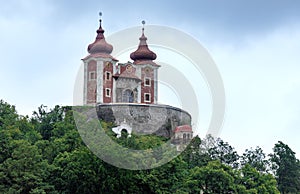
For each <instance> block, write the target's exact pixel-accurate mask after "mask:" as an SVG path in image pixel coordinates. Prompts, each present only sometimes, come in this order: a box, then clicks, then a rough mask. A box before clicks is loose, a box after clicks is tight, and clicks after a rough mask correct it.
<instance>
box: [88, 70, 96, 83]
mask: <svg viewBox="0 0 300 194" xmlns="http://www.w3.org/2000/svg"><path fill="white" fill-rule="evenodd" d="M92 74H94V76H95V78H93V79H92ZM91 80H96V71H90V72H89V81H91Z"/></svg>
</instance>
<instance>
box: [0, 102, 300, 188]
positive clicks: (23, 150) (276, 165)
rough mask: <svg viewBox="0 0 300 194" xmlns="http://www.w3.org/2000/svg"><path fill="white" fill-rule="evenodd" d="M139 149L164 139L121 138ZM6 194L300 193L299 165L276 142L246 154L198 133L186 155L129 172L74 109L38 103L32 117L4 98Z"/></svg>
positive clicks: (2, 179)
mask: <svg viewBox="0 0 300 194" xmlns="http://www.w3.org/2000/svg"><path fill="white" fill-rule="evenodd" d="M112 125H113V123H105V124H104V126H105V129H106V132H107V133H108V134H110V136H111V137H112V139H113V140H114V141H116V142H117V143H118V144H120V145H122V146H127V147H131V148H134V149H142V150H143V149H148V150H150V151H151V149H153V148H154V147H156V146H159V145H161V144H163V143H164V141H165V140H166V139H165V138H163V137H158V136H155V135H147V136H140V137H139V136H137V135H133V136H132V137H130V138H119V139H117V138H115V137H114V136H113V134H112V133H111V127H112ZM0 144H1V149H0V193H24V194H25V193H31V194H37V193H52V194H54V193H66V194H67V193H70V194H71V193H72V194H74V193H81V194H82V193H300V163H299V160H298V159H297V158H296V156H295V152H294V151H292V149H291V148H290V147H289V146H288V145H287V144H285V143H283V142H281V141H278V143H276V144H275V145H274V148H273V152H272V153H270V154H266V153H264V151H263V149H262V148H260V147H255V148H249V149H246V150H245V152H244V153H243V154H242V155H239V154H238V153H237V151H236V150H235V149H234V147H233V146H231V145H230V144H229V143H228V142H224V141H223V140H222V139H220V138H213V137H211V136H207V137H206V138H204V139H200V138H199V137H198V136H196V137H194V138H193V140H192V141H191V143H190V144H189V145H188V146H187V148H186V149H185V151H184V152H182V153H181V154H180V155H179V156H177V157H176V158H174V159H173V160H171V161H170V162H168V163H166V164H164V165H162V166H160V167H157V168H153V169H147V170H125V169H121V168H117V167H114V166H112V165H110V164H108V163H106V162H104V161H102V160H101V159H99V158H98V157H97V156H96V155H94V154H93V153H92V152H91V151H90V150H89V149H88V147H87V146H86V145H85V144H84V143H83V141H82V139H81V137H80V135H79V133H78V131H77V129H76V125H75V121H74V118H73V110H72V107H69V106H55V107H54V108H52V109H50V110H47V109H46V107H45V106H43V105H42V106H40V107H38V109H37V110H36V111H33V114H32V115H31V116H22V115H19V114H18V113H17V111H16V107H15V106H13V105H10V104H8V103H7V102H5V101H3V100H0Z"/></svg>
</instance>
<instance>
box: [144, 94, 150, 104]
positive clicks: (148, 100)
mask: <svg viewBox="0 0 300 194" xmlns="http://www.w3.org/2000/svg"><path fill="white" fill-rule="evenodd" d="M144 98H145V99H144V101H145V102H151V95H150V94H149V93H145V96H144Z"/></svg>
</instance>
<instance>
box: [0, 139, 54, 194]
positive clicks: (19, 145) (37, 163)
mask: <svg viewBox="0 0 300 194" xmlns="http://www.w3.org/2000/svg"><path fill="white" fill-rule="evenodd" d="M11 146H12V147H13V151H12V154H11V157H10V158H8V159H6V160H5V161H4V162H3V163H2V164H0V182H1V183H2V187H0V193H30V192H33V191H34V190H35V191H36V189H39V190H40V191H41V193H43V192H44V193H45V192H51V191H53V189H54V187H53V185H50V184H48V183H47V179H48V177H49V175H50V168H51V166H50V165H49V164H48V163H47V161H46V160H42V156H41V154H40V153H39V150H38V148H37V147H36V146H34V145H30V143H29V142H28V141H26V140H14V141H12V142H11Z"/></svg>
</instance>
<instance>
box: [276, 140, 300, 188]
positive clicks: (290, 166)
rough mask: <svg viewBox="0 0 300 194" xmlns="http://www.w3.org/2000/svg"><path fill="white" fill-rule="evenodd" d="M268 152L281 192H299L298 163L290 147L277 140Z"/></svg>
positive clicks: (299, 167)
mask: <svg viewBox="0 0 300 194" xmlns="http://www.w3.org/2000/svg"><path fill="white" fill-rule="evenodd" d="M273 151H274V153H273V154H270V156H271V159H270V160H271V162H272V164H273V165H272V168H273V170H274V171H275V175H276V179H277V182H278V189H279V190H280V192H281V193H300V163H299V160H298V159H296V157H295V152H293V151H292V149H291V148H290V147H289V146H288V145H286V144H284V143H283V142H281V141H279V142H278V143H276V144H275V146H274V148H273Z"/></svg>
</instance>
